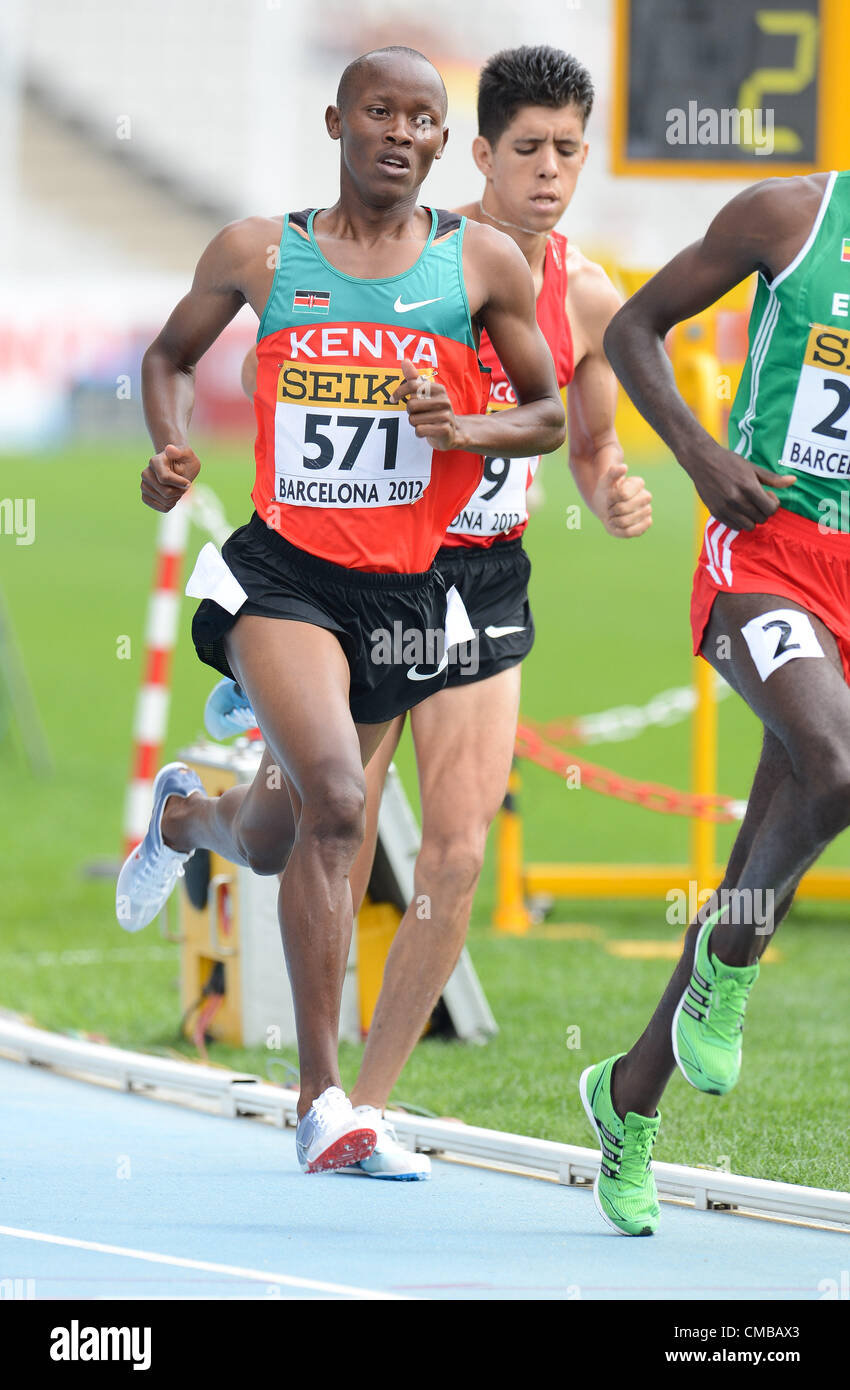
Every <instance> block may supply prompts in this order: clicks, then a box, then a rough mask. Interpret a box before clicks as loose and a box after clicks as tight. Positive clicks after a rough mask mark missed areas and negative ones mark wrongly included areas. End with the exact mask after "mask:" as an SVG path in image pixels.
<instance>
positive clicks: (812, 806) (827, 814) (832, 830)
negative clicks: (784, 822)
mask: <svg viewBox="0 0 850 1390" xmlns="http://www.w3.org/2000/svg"><path fill="white" fill-rule="evenodd" d="M808 802H809V815H810V818H811V823H812V827H813V830H814V834H815V838H816V840H817V841H818V842H821V841H824V840H834V839H835V837H836V835H840V834H841V832H842V830H846V829H847V826H848V825H850V760H848V758H847V757H846V755H843V756H841V757H840V758H839V759H837V760H836V762H835V763H834V764H833V765H832V766H831V767H829V768H825V769H824V770H823V772H822V773H821V775H820V776H819V777H818V778H817V779H812V780H811V782H810V785H809V795H808Z"/></svg>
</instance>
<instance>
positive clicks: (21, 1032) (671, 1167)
mask: <svg viewBox="0 0 850 1390" xmlns="http://www.w3.org/2000/svg"><path fill="white" fill-rule="evenodd" d="M0 1055H4V1056H12V1057H13V1058H14V1059H15V1060H21V1061H25V1062H37V1063H40V1064H41V1065H45V1066H51V1067H55V1068H57V1069H58V1070H61V1071H65V1072H71V1073H72V1074H74V1075H77V1076H82V1077H84V1078H86V1079H89V1078H97V1079H101V1080H104V1081H110V1082H112V1083H113V1084H114V1083H116V1082H117V1083H118V1084H119V1085H121V1086H122V1087H123V1088H124V1090H126V1091H131V1090H133V1089H134V1087H139V1088H143V1087H156V1088H158V1089H160V1090H162V1091H169V1092H176V1093H178V1095H179V1094H182V1095H192V1096H205V1097H212V1098H214V1099H216V1100H217V1101H218V1109H219V1113H220V1114H223V1115H229V1116H237V1115H263V1116H267V1117H268V1118H269V1119H271V1120H272V1121H273V1122H274V1123H275V1124H277V1125H278V1126H280V1127H281V1128H282V1127H284V1126H286V1125H291V1126H294V1125H295V1122H296V1102H297V1093H296V1092H295V1091H290V1090H284V1089H283V1088H282V1087H280V1086H272V1085H270V1084H269V1083H268V1082H265V1081H261V1080H260V1079H259V1078H258V1077H252V1076H249V1075H246V1074H242V1073H239V1072H232V1071H226V1070H225V1069H224V1068H219V1067H210V1066H204V1065H202V1064H200V1063H195V1062H178V1061H174V1060H172V1059H170V1058H165V1057H147V1056H145V1055H144V1053H139V1052H127V1051H124V1050H123V1049H122V1048H117V1047H108V1046H104V1045H102V1044H99V1043H91V1042H85V1041H82V1040H80V1039H77V1038H66V1037H63V1036H62V1035H61V1034H56V1033H49V1032H46V1031H45V1030H43V1029H41V1028H34V1027H33V1026H32V1025H31V1024H28V1023H22V1022H19V1021H18V1020H17V1019H14V1018H8V1017H2V1016H0ZM391 1118H392V1123H393V1126H394V1128H395V1130H396V1132H397V1134H398V1136H399V1138H400V1139H401V1140H402V1141H403V1143H404V1144H405V1145H406V1146H407V1147H408V1148H409V1149H420V1150H422V1149H424V1150H428V1151H430V1152H432V1153H433V1152H446V1153H449V1154H452V1155H457V1156H460V1157H463V1158H468V1159H477V1160H484V1161H485V1162H490V1163H501V1164H511V1165H514V1166H516V1167H520V1168H524V1169H526V1170H531V1171H532V1172H533V1173H534V1174H540V1173H546V1174H551V1175H554V1176H555V1177H556V1178H557V1180H558V1182H561V1183H565V1184H569V1185H574V1184H577V1183H582V1184H583V1183H589V1182H592V1181H593V1180H594V1179H595V1177H596V1175H597V1173H598V1171H599V1154H598V1152H597V1151H596V1150H595V1149H583V1148H579V1147H578V1146H577V1145H574V1144H556V1143H554V1142H552V1141H551V1140H547V1139H531V1138H528V1137H526V1136H525V1135H521V1134H503V1133H501V1131H499V1130H495V1129H480V1128H478V1127H476V1126H474V1125H465V1124H459V1123H456V1122H453V1121H450V1120H427V1119H420V1118H419V1117H418V1116H415V1115H405V1114H401V1113H399V1112H393V1113H392V1114H391ZM653 1172H654V1173H655V1181H656V1184H657V1186H658V1191H659V1194H660V1195H661V1196H662V1197H669V1198H673V1199H675V1200H678V1201H682V1200H684V1201H688V1202H691V1203H693V1205H694V1206H695V1207H696V1208H698V1209H699V1210H702V1211H706V1210H709V1209H710V1208H712V1207H724V1208H728V1207H730V1206H731V1207H741V1208H746V1210H747V1211H749V1212H756V1213H759V1214H763V1213H768V1214H770V1215H774V1216H785V1217H795V1218H796V1219H797V1220H803V1221H811V1222H823V1221H827V1222H833V1223H835V1224H837V1225H840V1226H847V1227H850V1193H848V1192H833V1191H831V1190H829V1189H827V1188H819V1187H798V1186H797V1185H796V1184H794V1183H786V1182H768V1181H766V1180H765V1179H763V1178H751V1177H746V1176H744V1175H742V1174H739V1173H724V1172H719V1171H714V1170H713V1169H709V1168H706V1169H701V1168H688V1167H685V1166H684V1165H683V1164H678V1163H655V1164H653ZM269 1282H270V1283H275V1282H280V1281H279V1280H277V1279H275V1278H273V1277H272V1276H271V1275H270V1276H269Z"/></svg>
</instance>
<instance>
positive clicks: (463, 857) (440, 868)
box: [416, 831, 487, 897]
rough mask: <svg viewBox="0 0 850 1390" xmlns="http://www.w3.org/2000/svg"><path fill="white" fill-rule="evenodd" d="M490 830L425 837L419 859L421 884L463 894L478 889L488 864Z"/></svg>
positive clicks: (418, 866) (418, 872)
mask: <svg viewBox="0 0 850 1390" xmlns="http://www.w3.org/2000/svg"><path fill="white" fill-rule="evenodd" d="M486 838H487V834H486V831H484V832H483V833H479V834H467V835H462V836H461V835H457V836H452V837H443V836H434V837H430V838H429V837H426V838H425V839H424V840H423V843H422V848H421V850H420V851H419V858H418V860H417V862H416V880H417V886H418V885H419V883H420V882H421V883H422V885H423V887H424V889H425V891H429V889H430V891H431V892H437V891H440V890H442V891H443V892H447V893H450V894H451V895H453V896H456V897H462V896H464V895H466V894H468V893H471V892H473V891H474V890H475V886H476V884H477V883H478V879H479V877H480V875H481V869H482V867H483V864H484V845H485V842H486Z"/></svg>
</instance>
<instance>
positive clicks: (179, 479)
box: [142, 444, 201, 512]
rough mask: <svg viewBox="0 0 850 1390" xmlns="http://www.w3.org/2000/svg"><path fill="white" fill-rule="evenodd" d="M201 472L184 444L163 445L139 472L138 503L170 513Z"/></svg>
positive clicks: (193, 454)
mask: <svg viewBox="0 0 850 1390" xmlns="http://www.w3.org/2000/svg"><path fill="white" fill-rule="evenodd" d="M200 471H201V461H200V459H199V458H198V456H197V454H196V453H195V451H194V449H190V448H189V445H188V444H166V446H165V448H164V449H163V450H162V452H161V453H159V454H154V456H153V458H152V459H151V460H150V462H149V463H148V466H147V468H146V469H145V471H144V472H143V473H142V501H143V502H144V503H145V505H146V506H148V507H153V509H154V511H155V512H170V511H171V508H172V507H176V505H177V503H178V502H179V501H180V498H181V497H182V496H183V494H184V492H188V490H189V487H190V486H191V484H192V483H193V482H194V481H195V479H196V478H197V476H198V474H199V473H200Z"/></svg>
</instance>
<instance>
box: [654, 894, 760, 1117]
mask: <svg viewBox="0 0 850 1390" xmlns="http://www.w3.org/2000/svg"><path fill="white" fill-rule="evenodd" d="M724 911H725V908H721V909H720V911H719V912H714V913H712V914H711V916H710V917H708V918H706V921H705V922H704V923H703V925H702V927H701V928H700V933H699V936H698V937H697V944H696V950H695V951H694V964H693V968H692V971H691V978H690V983H689V984H688V987H687V989H686V990H685V992H684V994H683V995H682V997H681V999H680V1000H679V1004H678V1007H677V1009H676V1012H675V1014H674V1015H673V1030H672V1032H673V1055H674V1056H675V1058H676V1065H677V1066H678V1068H679V1071H680V1072H681V1073H682V1075H683V1076H684V1078H685V1080H686V1081H689V1082H690V1084H691V1085H692V1086H695V1087H696V1089H697V1090H698V1091H707V1092H708V1094H709V1095H711V1096H724V1095H725V1094H726V1092H727V1091H731V1089H732V1087H733V1086H734V1085H735V1082H736V1081H737V1080H738V1077H739V1075H740V1072H741V1046H742V1042H743V1031H744V1014H745V1012H746V1008H747V998H748V996H749V993H750V990H751V989H752V987H753V985H754V984H755V982H756V980H757V978H758V973H759V963H758V961H756V963H755V965H724V963H723V961H722V960H718V959H717V957H716V956H714V955H712V953H711V951H710V950H709V948H708V943H709V938H710V936H711V929H712V927H713V926H714V924H715V923H716V922H717V920H718V918H719V917H720V916H722V914H723V912H724Z"/></svg>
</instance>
